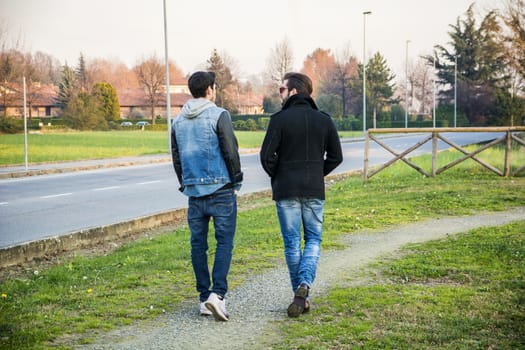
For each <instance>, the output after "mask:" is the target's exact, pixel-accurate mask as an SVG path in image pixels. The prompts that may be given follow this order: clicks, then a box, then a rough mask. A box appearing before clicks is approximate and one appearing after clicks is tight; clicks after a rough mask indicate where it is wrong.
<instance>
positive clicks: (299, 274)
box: [276, 198, 324, 292]
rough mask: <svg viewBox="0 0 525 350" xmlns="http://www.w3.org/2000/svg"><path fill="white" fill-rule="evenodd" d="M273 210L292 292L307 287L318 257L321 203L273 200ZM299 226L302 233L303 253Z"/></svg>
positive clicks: (321, 223) (320, 232)
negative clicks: (279, 227) (276, 218)
mask: <svg viewBox="0 0 525 350" xmlns="http://www.w3.org/2000/svg"><path fill="white" fill-rule="evenodd" d="M276 207H277V216H278V217H279V223H280V224H281V234H282V236H283V242H284V256H285V258H286V264H287V265H288V272H289V273H290V281H291V282H292V289H293V291H294V292H295V290H296V289H297V287H299V285H300V284H301V283H306V284H307V285H308V287H311V286H312V284H313V282H314V279H315V272H316V270H317V263H318V262H319V256H320V254H321V241H322V236H323V209H324V200H321V199H315V198H289V199H284V200H278V201H276ZM301 224H302V226H303V231H304V249H303V251H301Z"/></svg>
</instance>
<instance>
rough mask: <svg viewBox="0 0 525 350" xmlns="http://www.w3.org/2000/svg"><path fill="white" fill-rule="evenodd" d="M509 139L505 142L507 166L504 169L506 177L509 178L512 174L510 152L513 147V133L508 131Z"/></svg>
mask: <svg viewBox="0 0 525 350" xmlns="http://www.w3.org/2000/svg"><path fill="white" fill-rule="evenodd" d="M506 134H507V139H506V140H505V141H506V142H505V165H504V169H503V175H504V176H505V177H509V174H510V151H511V145H512V132H511V131H510V129H509V130H507V132H506Z"/></svg>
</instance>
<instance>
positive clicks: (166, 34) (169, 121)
mask: <svg viewBox="0 0 525 350" xmlns="http://www.w3.org/2000/svg"><path fill="white" fill-rule="evenodd" d="M163 9H164V61H165V64H166V124H167V125H166V126H167V127H168V153H170V152H171V120H170V119H171V118H170V112H171V96H170V67H169V60H168V19H167V15H166V0H163Z"/></svg>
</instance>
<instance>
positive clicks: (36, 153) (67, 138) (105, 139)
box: [0, 130, 362, 166]
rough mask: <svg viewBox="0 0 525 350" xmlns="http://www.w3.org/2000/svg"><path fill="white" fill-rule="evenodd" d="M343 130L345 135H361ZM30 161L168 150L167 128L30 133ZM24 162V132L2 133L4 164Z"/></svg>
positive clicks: (250, 139)
mask: <svg viewBox="0 0 525 350" xmlns="http://www.w3.org/2000/svg"><path fill="white" fill-rule="evenodd" d="M235 134H236V135H237V139H238V141H239V147H241V148H258V147H260V146H261V144H262V140H263V138H264V132H263V131H236V132H235ZM361 134H362V133H356V132H347V131H345V132H341V137H352V136H357V135H361ZM27 143H28V152H27V153H28V162H29V163H46V162H60V161H68V160H85V159H101V158H117V157H127V156H142V155H149V154H161V153H168V135H167V131H165V132H162V131H141V130H128V131H92V132H91V131H90V132H73V131H72V132H62V133H48V134H29V135H28V142H27ZM20 164H24V135H22V134H15V135H0V166H1V165H20Z"/></svg>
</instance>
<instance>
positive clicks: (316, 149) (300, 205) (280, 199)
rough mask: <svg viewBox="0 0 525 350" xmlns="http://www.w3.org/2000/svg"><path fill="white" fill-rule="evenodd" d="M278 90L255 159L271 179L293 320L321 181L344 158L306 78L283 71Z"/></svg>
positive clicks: (313, 247)
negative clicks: (278, 101)
mask: <svg viewBox="0 0 525 350" xmlns="http://www.w3.org/2000/svg"><path fill="white" fill-rule="evenodd" d="M279 92H280V95H281V99H282V100H283V108H282V110H281V111H280V112H277V113H275V114H274V115H272V116H271V119H270V123H269V125H268V130H267V132H266V136H265V138H264V141H263V144H262V147H261V152H260V157H261V164H262V166H263V168H264V170H265V171H266V173H267V174H268V175H269V176H270V178H271V183H272V198H273V199H274V200H275V202H276V207H277V215H278V217H279V223H280V226H281V234H282V237H283V241H284V254H285V258H286V263H287V265H288V271H289V273H290V280H291V284H292V289H293V291H294V300H293V302H292V303H291V304H290V306H289V307H288V316H290V317H298V316H299V315H301V314H302V313H303V312H306V311H308V310H309V308H310V302H309V291H310V288H311V286H312V284H313V282H314V279H315V273H316V269H317V263H318V261H319V256H320V246H321V240H322V232H323V228H322V224H323V209H324V200H325V185H324V177H325V176H326V175H328V174H329V173H330V172H331V171H332V170H334V169H335V168H336V167H337V166H338V165H339V164H340V163H341V162H342V161H343V155H342V151H341V143H340V140H339V135H338V134H337V129H336V127H335V125H334V123H333V121H332V119H331V118H330V116H329V115H328V114H326V113H323V112H321V111H319V109H318V108H317V106H316V104H315V102H314V100H313V99H312V98H311V96H310V95H311V94H312V81H311V80H310V78H309V77H308V76H306V75H304V74H301V73H287V74H286V75H285V77H284V81H283V85H282V86H281V87H280V89H279ZM301 224H302V226H303V231H304V249H303V250H302V251H301Z"/></svg>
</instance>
